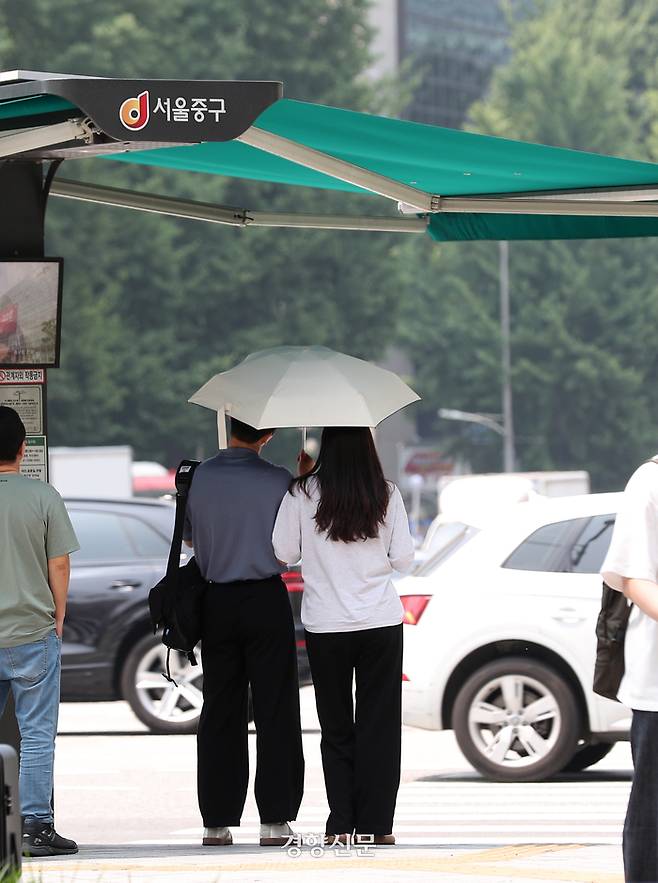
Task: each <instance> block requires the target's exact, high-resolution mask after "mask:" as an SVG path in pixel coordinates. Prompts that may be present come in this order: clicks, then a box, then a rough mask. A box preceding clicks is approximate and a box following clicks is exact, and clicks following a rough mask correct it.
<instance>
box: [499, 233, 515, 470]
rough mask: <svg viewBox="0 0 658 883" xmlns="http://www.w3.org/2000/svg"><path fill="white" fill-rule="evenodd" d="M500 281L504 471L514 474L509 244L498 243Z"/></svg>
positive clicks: (504, 242)
mask: <svg viewBox="0 0 658 883" xmlns="http://www.w3.org/2000/svg"><path fill="white" fill-rule="evenodd" d="M498 249H499V251H498V254H499V281H500V338H501V362H502V387H503V388H502V408H503V430H504V432H503V470H504V471H505V472H514V470H515V468H516V454H515V450H514V412H513V407H512V352H511V343H510V294H509V242H506V241H502V242H499V243H498Z"/></svg>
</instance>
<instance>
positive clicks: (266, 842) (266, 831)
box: [260, 822, 295, 846]
mask: <svg viewBox="0 0 658 883" xmlns="http://www.w3.org/2000/svg"><path fill="white" fill-rule="evenodd" d="M294 837H295V832H294V831H293V830H292V828H291V827H290V825H289V824H288V822H273V823H270V824H269V825H263V824H261V826H260V845H261V846H288V845H289V844H290V843H291V842H292V840H291V838H294Z"/></svg>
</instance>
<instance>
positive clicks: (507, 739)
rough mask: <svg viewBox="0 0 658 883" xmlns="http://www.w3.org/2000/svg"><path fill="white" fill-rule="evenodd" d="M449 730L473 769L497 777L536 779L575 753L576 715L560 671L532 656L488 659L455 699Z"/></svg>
mask: <svg viewBox="0 0 658 883" xmlns="http://www.w3.org/2000/svg"><path fill="white" fill-rule="evenodd" d="M452 723H453V729H454V731H455V736H456V738H457V742H458V743H459V747H460V748H461V750H462V751H463V753H464V755H465V757H466V758H467V760H468V761H470V763H472V764H473V766H474V767H475V769H476V770H478V771H479V772H480V773H482V775H484V776H486V777H487V778H489V779H494V780H495V781H498V782H537V781H541V780H542V779H547V778H549V777H550V776H552V775H554V774H555V773H557V772H559V771H560V770H562V769H564V767H565V765H566V764H567V763H568V762H569V761H570V759H571V758H573V756H574V755H575V753H576V749H577V746H578V738H579V735H580V732H579V731H580V714H579V709H578V705H577V703H576V700H575V697H574V695H573V693H572V691H571V689H570V687H569V685H568V684H567V683H566V682H565V681H564V679H563V678H562V677H560V675H559V674H558V673H557V672H555V671H553V669H551V668H549V667H548V666H546V665H544V664H542V663H540V662H535V661H533V660H528V659H523V658H516V657H510V658H508V659H501V660H497V661H495V662H490V663H488V664H487V665H484V666H483V667H482V668H480V669H479V670H478V671H476V672H475V673H474V674H473V675H471V677H470V678H469V679H468V680H467V681H466V683H465V684H464V686H463V687H462V688H461V690H460V691H459V694H458V695H457V698H456V700H455V705H454V709H453V713H452Z"/></svg>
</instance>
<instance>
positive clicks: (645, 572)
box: [601, 460, 658, 883]
mask: <svg viewBox="0 0 658 883" xmlns="http://www.w3.org/2000/svg"><path fill="white" fill-rule="evenodd" d="M601 574H602V576H603V578H604V580H605V581H606V583H607V584H608V585H609V586H610V587H611V588H613V589H617V590H618V591H620V592H623V593H624V594H625V595H626V597H627V598H628V599H629V600H630V601H631V602H632V603H633V605H634V607H633V610H632V611H631V615H630V619H629V622H628V629H627V632H626V638H625V642H624V663H625V670H624V677H623V679H622V682H621V685H620V687H619V693H618V698H619V700H620V701H621V702H623V703H624V704H625V705H628V706H629V708H631V709H632V710H633V723H632V725H631V750H632V754H633V765H634V767H635V775H634V777H633V787H632V789H631V794H630V798H629V802H628V810H627V813H626V821H625V824H624V844H623V852H624V869H625V875H626V880H627V881H628V883H631V881H632V883H638V881H656V880H658V460H651V461H649V462H647V463H644V464H643V465H642V466H640V467H639V468H638V469H637V470H636V471H635V472H634V474H633V475H632V476H631V479H630V480H629V482H628V484H627V485H626V489H625V491H624V494H623V497H622V502H621V506H620V509H619V513H618V514H617V519H616V522H615V529H614V532H613V535H612V540H611V543H610V548H609V550H608V554H607V556H606V558H605V561H604V562H603V567H602V568H601Z"/></svg>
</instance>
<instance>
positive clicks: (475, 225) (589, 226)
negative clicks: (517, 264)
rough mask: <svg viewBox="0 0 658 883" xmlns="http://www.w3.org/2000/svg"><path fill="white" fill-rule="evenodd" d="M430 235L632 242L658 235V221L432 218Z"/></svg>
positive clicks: (455, 238) (447, 238) (456, 238)
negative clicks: (630, 240) (626, 240)
mask: <svg viewBox="0 0 658 883" xmlns="http://www.w3.org/2000/svg"><path fill="white" fill-rule="evenodd" d="M427 232H428V233H429V235H430V236H431V237H432V239H436V240H437V241H438V242H466V241H475V240H493V241H498V240H501V239H508V240H530V239H534V240H538V239H630V238H633V237H652V236H658V218H610V217H605V216H603V217H600V216H599V217H591V216H585V217H575V218H574V217H569V216H568V215H567V216H565V215H494V214H490V215H472V214H467V213H463V214H452V213H451V212H441V213H436V214H433V215H431V217H430V222H429V226H428V229H427Z"/></svg>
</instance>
